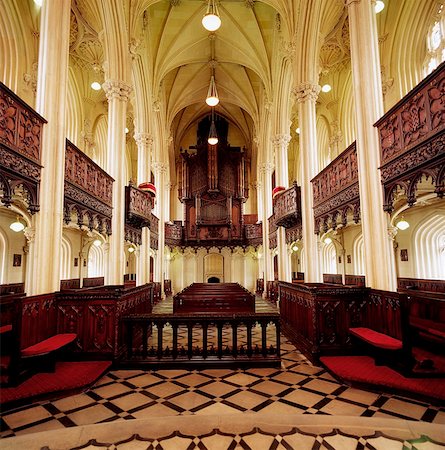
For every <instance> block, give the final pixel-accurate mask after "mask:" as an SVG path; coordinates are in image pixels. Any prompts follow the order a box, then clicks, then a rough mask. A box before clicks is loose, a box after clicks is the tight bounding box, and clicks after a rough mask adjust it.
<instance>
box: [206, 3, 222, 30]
mask: <svg viewBox="0 0 445 450" xmlns="http://www.w3.org/2000/svg"><path fill="white" fill-rule="evenodd" d="M202 25H203V27H204V28H205V29H206V30H207V31H216V30H217V29H218V28H219V27H220V26H221V19H220V18H219V14H218V7H217V6H216V3H215V0H209V2H208V4H207V11H206V13H205V16H204V17H203V18H202Z"/></svg>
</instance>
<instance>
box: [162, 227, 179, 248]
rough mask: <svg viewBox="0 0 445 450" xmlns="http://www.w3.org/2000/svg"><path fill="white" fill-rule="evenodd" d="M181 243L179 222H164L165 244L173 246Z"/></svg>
mask: <svg viewBox="0 0 445 450" xmlns="http://www.w3.org/2000/svg"><path fill="white" fill-rule="evenodd" d="M181 244H182V225H181V223H180V222H179V223H166V224H165V245H168V246H170V247H175V246H176V245H181Z"/></svg>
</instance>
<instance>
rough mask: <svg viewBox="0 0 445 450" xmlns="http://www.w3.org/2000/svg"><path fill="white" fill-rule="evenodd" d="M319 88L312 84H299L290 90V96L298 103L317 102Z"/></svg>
mask: <svg viewBox="0 0 445 450" xmlns="http://www.w3.org/2000/svg"><path fill="white" fill-rule="evenodd" d="M320 89H321V88H320V86H319V85H318V84H314V83H309V82H306V83H300V84H299V85H297V86H295V87H294V88H293V89H292V94H293V95H294V97H295V99H296V100H297V102H298V103H304V102H307V101H313V102H315V101H317V98H318V94H319V93H320Z"/></svg>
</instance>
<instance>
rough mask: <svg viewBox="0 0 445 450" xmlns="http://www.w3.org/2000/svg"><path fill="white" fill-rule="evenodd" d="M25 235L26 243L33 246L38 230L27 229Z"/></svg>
mask: <svg viewBox="0 0 445 450" xmlns="http://www.w3.org/2000/svg"><path fill="white" fill-rule="evenodd" d="M23 234H24V235H25V238H26V242H27V243H28V244H31V242H34V239H35V238H36V229H35V228H34V227H26V228H25V231H24V232H23Z"/></svg>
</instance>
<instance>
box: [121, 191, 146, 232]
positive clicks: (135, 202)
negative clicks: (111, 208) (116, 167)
mask: <svg viewBox="0 0 445 450" xmlns="http://www.w3.org/2000/svg"><path fill="white" fill-rule="evenodd" d="M151 208H152V199H151V196H150V194H149V193H148V192H145V191H142V190H141V189H138V188H137V187H135V186H132V185H131V184H130V185H129V186H125V220H126V223H128V224H129V225H131V226H132V227H133V228H142V227H148V226H150V218H151Z"/></svg>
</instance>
